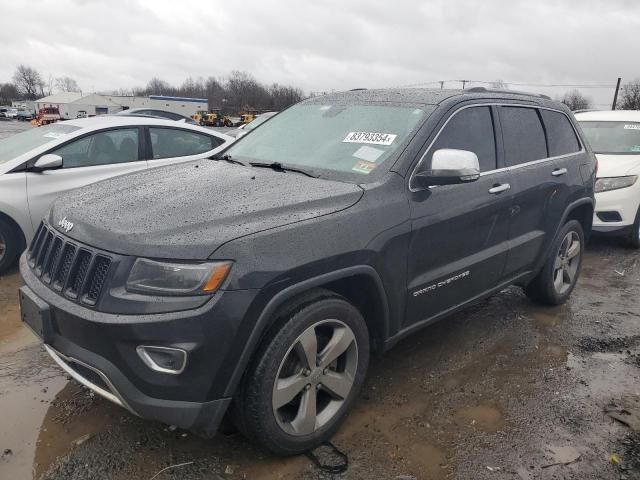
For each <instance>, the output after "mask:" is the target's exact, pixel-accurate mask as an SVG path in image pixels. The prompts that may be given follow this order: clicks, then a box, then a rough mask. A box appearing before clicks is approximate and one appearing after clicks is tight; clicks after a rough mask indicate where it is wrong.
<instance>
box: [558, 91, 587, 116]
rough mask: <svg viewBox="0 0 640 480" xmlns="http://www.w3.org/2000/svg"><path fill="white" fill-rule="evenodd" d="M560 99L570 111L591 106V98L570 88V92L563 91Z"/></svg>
mask: <svg viewBox="0 0 640 480" xmlns="http://www.w3.org/2000/svg"><path fill="white" fill-rule="evenodd" d="M560 101H561V102H562V103H564V104H565V105H566V106H567V107H569V108H570V109H571V111H576V110H585V109H587V108H590V107H591V100H589V99H588V98H587V97H585V96H584V95H583V94H582V93H580V92H579V91H578V90H571V91H570V92H567V93H565V94H564V96H563V97H562V98H561V99H560Z"/></svg>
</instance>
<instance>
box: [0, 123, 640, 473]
mask: <svg viewBox="0 0 640 480" xmlns="http://www.w3.org/2000/svg"><path fill="white" fill-rule="evenodd" d="M0 127H1V126H0ZM19 285H20V277H19V275H18V273H17V272H13V273H11V274H9V275H6V276H4V277H0V412H2V413H1V415H0V478H1V479H12V480H13V479H19V480H20V479H29V478H38V479H65V480H75V479H78V480H79V479H92V480H102V479H105V480H106V479H113V480H133V479H136V480H137V479H145V480H149V479H151V478H154V480H166V479H171V478H174V479H176V478H179V479H185V480H190V479H215V480H219V479H227V480H235V479H238V480H239V479H249V480H251V479H274V480H275V479H283V480H286V479H288V480H293V479H322V480H326V479H331V478H344V479H363V480H364V479H367V480H370V479H392V480H393V479H404V480H408V479H411V478H415V479H424V480H438V479H452V478H456V479H462V480H482V479H496V480H501V479H523V480H530V479H531V480H532V479H580V480H584V479H625V478H627V479H640V381H639V380H640V300H639V295H640V260H639V256H638V254H637V253H636V252H633V251H630V250H626V249H625V248H623V247H621V246H619V245H618V244H617V242H615V241H612V240H603V239H596V240H594V241H592V243H591V245H590V246H589V249H588V252H587V257H586V259H585V264H584V269H583V273H582V277H581V280H580V282H579V285H578V288H577V289H576V291H575V292H574V295H573V297H572V299H571V301H570V302H569V303H568V304H567V305H565V306H563V307H558V308H542V307H539V306H536V305H534V304H532V303H531V302H530V301H528V300H527V299H526V297H524V296H523V294H522V293H521V292H520V290H519V289H517V288H509V289H506V290H504V291H503V292H501V293H500V294H498V295H496V296H494V297H493V298H491V299H489V300H488V301H485V302H483V303H482V304H480V305H478V306H476V307H473V308H471V309H469V310H467V311H465V312H462V313H460V314H457V315H455V316H453V317H451V318H449V319H446V320H444V321H442V322H440V323H439V324H437V325H435V326H433V327H430V328H428V329H426V330H423V331H422V332H420V333H418V334H416V335H414V336H413V337H411V338H409V339H407V340H405V341H404V342H402V343H400V344H399V345H397V346H396V347H395V348H394V349H393V350H392V351H390V352H388V353H387V354H386V355H385V356H384V357H383V358H381V359H376V360H374V361H373V364H372V367H371V371H370V374H369V377H368V381H367V383H366V385H365V388H364V391H363V393H362V395H361V399H360V401H359V403H358V405H357V407H356V409H355V411H354V412H352V414H351V415H350V416H349V418H348V420H347V422H346V423H345V424H344V426H343V427H342V428H341V430H340V431H339V433H338V434H337V435H336V436H335V438H334V439H333V442H334V443H335V445H336V446H337V447H338V448H339V449H340V450H341V451H343V452H344V453H345V454H346V455H347V456H348V458H349V467H348V469H347V471H346V473H344V474H342V475H331V474H328V473H325V472H322V471H320V470H319V469H318V468H317V467H315V466H314V465H313V464H312V463H311V461H310V460H309V459H308V458H307V457H305V456H300V457H296V458H290V459H278V458H274V457H272V456H270V455H269V454H267V453H265V452H263V451H261V450H259V449H257V448H255V447H254V446H252V445H251V444H250V443H248V442H247V441H245V440H244V439H243V438H241V437H240V436H238V435H233V434H230V435H222V434H221V435H219V436H218V437H217V438H215V439H213V440H208V441H204V440H201V439H199V438H197V437H194V436H192V435H191V434H188V433H186V432H182V431H179V430H174V429H171V428H168V427H167V426H164V425H160V424H157V423H154V422H148V421H144V420H141V419H139V418H137V417H134V416H132V415H130V414H129V413H127V412H126V411H124V410H122V409H120V408H118V407H117V406H114V405H111V404H109V403H108V402H106V401H104V400H102V399H101V398H99V397H95V396H93V395H92V394H91V393H90V392H88V391H87V390H85V389H84V388H82V387H80V386H79V385H78V384H76V383H75V382H73V381H69V380H68V379H67V378H65V377H64V375H62V374H61V372H60V370H59V369H58V368H56V366H55V365H53V362H52V361H50V360H49V359H48V358H47V356H46V355H45V354H44V353H43V351H42V348H41V346H40V345H38V343H37V342H36V340H35V337H33V335H32V334H31V333H30V332H28V331H27V330H26V329H25V328H24V327H23V326H22V325H20V320H19V312H18V306H17V295H16V290H17V288H18V287H19ZM607 409H609V410H613V412H612V414H613V415H614V416H617V417H618V418H619V419H620V420H622V421H623V422H625V423H626V424H625V423H623V422H621V421H619V420H614V419H613V418H611V417H610V416H609V415H607V414H606V413H605V410H607ZM616 412H618V413H616ZM634 429H635V430H634ZM565 464H566V465H565ZM169 466H176V467H175V468H173V469H170V470H167V471H164V472H163V473H161V474H160V475H158V476H157V477H154V475H156V473H158V472H160V471H161V470H162V469H163V468H165V467H169Z"/></svg>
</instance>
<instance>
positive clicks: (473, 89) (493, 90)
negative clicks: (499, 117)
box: [466, 87, 551, 100]
mask: <svg viewBox="0 0 640 480" xmlns="http://www.w3.org/2000/svg"><path fill="white" fill-rule="evenodd" d="M466 91H467V92H486V93H508V94H510V95H526V96H528V97H539V98H544V99H546V100H551V97H550V96H549V95H544V94H542V93H530V92H522V91H520V90H504V89H500V88H487V87H471V88H467V89H466Z"/></svg>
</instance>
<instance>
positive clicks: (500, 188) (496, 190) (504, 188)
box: [489, 183, 511, 195]
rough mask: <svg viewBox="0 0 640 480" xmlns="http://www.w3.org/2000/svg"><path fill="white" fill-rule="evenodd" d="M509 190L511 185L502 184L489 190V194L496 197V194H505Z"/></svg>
mask: <svg viewBox="0 0 640 480" xmlns="http://www.w3.org/2000/svg"><path fill="white" fill-rule="evenodd" d="M509 189H511V185H509V184H508V183H503V184H501V185H494V187H493V188H490V189H489V193H493V194H494V195H497V194H498V193H502V192H506V191H507V190H509Z"/></svg>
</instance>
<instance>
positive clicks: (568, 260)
mask: <svg viewBox="0 0 640 480" xmlns="http://www.w3.org/2000/svg"><path fill="white" fill-rule="evenodd" d="M583 254H584V232H583V230H582V225H580V222H578V221H576V220H570V221H568V222H567V223H566V224H565V225H564V226H563V227H562V228H561V229H560V231H559V232H558V235H557V237H556V239H555V241H554V242H553V245H552V247H551V255H550V257H549V259H548V260H547V261H546V263H545V265H544V267H543V268H542V270H541V271H540V272H539V273H538V275H537V276H536V277H535V278H534V279H533V280H532V281H531V283H529V285H527V286H526V287H525V288H524V292H525V294H526V295H527V296H528V297H529V298H531V299H532V300H534V301H536V302H539V303H544V304H547V305H561V304H563V303H565V302H566V301H567V299H568V298H569V296H570V295H571V292H573V289H574V288H575V286H576V283H577V282H578V277H579V276H580V270H581V269H582V257H583Z"/></svg>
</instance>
